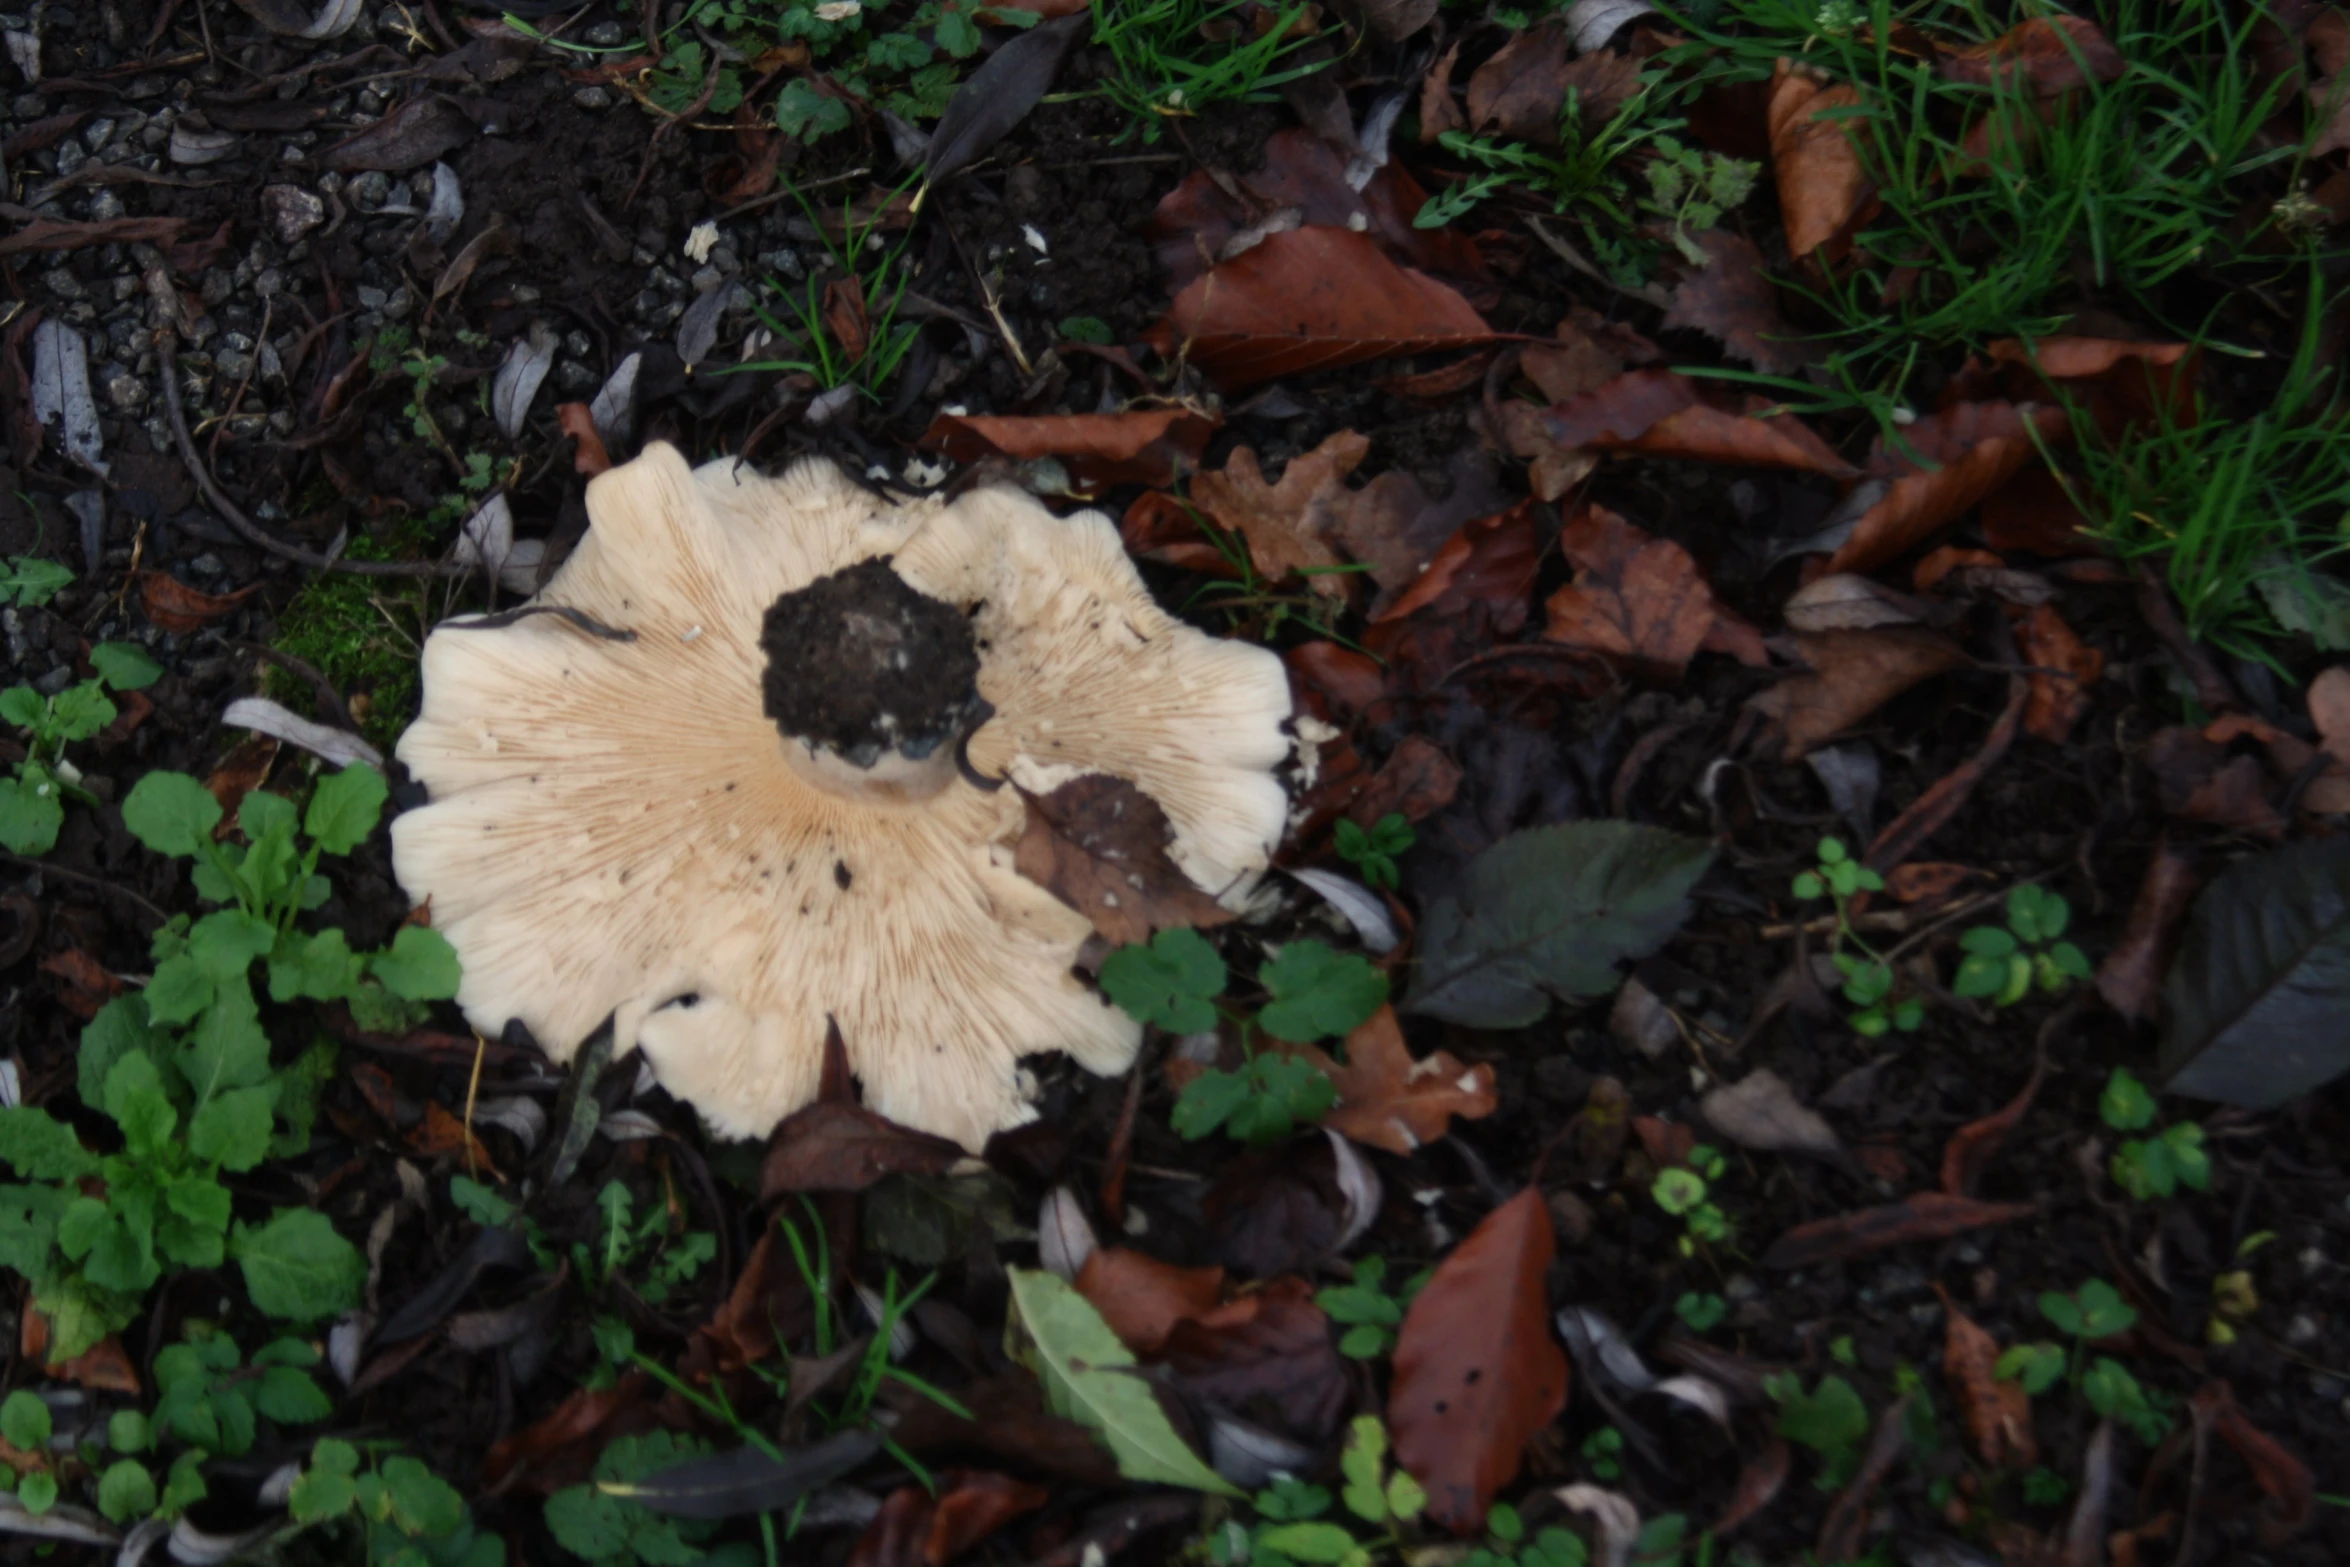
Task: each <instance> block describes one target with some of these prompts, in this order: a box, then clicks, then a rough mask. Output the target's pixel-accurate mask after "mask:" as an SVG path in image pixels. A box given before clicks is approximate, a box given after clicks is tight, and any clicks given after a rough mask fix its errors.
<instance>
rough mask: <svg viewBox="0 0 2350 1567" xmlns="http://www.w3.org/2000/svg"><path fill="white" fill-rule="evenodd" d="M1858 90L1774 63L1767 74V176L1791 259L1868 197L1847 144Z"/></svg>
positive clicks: (1836, 229) (1832, 234) (1838, 229)
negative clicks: (1772, 183) (1774, 190)
mask: <svg viewBox="0 0 2350 1567" xmlns="http://www.w3.org/2000/svg"><path fill="white" fill-rule="evenodd" d="M1860 102H1861V97H1860V89H1859V88H1857V87H1851V86H1844V85H1831V84H1830V83H1829V82H1828V81H1827V79H1826V78H1825V77H1822V76H1820V75H1818V74H1816V73H1814V72H1813V71H1811V70H1810V69H1808V68H1806V67H1803V66H1798V65H1795V64H1793V63H1791V62H1789V61H1786V60H1781V61H1780V62H1779V64H1778V67H1777V69H1776V70H1774V71H1773V72H1772V73H1771V100H1770V137H1771V174H1772V177H1773V179H1774V180H1776V182H1777V183H1778V187H1779V211H1780V213H1781V215H1782V216H1783V217H1784V218H1785V220H1786V225H1787V253H1788V254H1789V255H1790V256H1792V257H1794V258H1795V259H1796V260H1798V261H1801V260H1802V259H1803V258H1804V257H1806V256H1808V255H1810V254H1811V253H1812V252H1813V251H1815V250H1818V249H1819V248H1820V247H1821V246H1823V245H1825V244H1827V243H1828V242H1829V241H1830V240H1832V239H1834V238H1836V236H1837V235H1839V234H1841V233H1842V232H1843V231H1844V229H1845V227H1846V225H1847V224H1849V223H1851V221H1852V219H1853V217H1854V215H1855V214H1856V213H1858V212H1859V210H1860V205H1861V203H1862V202H1863V201H1864V200H1866V199H1867V198H1868V194H1869V188H1870V181H1869V176H1868V171H1867V170H1866V169H1865V168H1864V167H1863V166H1862V164H1861V159H1860V149H1859V148H1858V147H1856V146H1854V145H1853V140H1852V128H1853V126H1854V125H1855V124H1856V123H1858V122H1857V121H1856V120H1855V118H1854V117H1853V111H1854V110H1855V109H1857V108H1858V107H1859V106H1860Z"/></svg>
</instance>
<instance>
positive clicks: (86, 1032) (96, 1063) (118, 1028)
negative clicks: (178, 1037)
mask: <svg viewBox="0 0 2350 1567" xmlns="http://www.w3.org/2000/svg"><path fill="white" fill-rule="evenodd" d="M164 1043H165V1040H164V1036H163V1035H161V1034H159V1033H157V1032H156V1031H155V1030H154V1029H152V1028H149V1027H148V1026H147V1002H146V999H145V997H144V994H143V993H141V992H138V991H133V992H131V993H130V994H129V995H124V996H116V997H115V998H114V999H113V1000H112V1001H109V1002H107V1003H106V1005H104V1006H102V1007H100V1008H99V1009H98V1015H97V1016H96V1017H93V1018H91V1019H90V1021H89V1023H88V1025H87V1026H85V1027H84V1028H83V1029H82V1048H81V1057H80V1060H79V1061H78V1062H77V1063H76V1074H77V1075H76V1086H77V1087H78V1089H79V1091H80V1093H81V1096H82V1103H83V1104H86V1105H88V1106H89V1107H90V1108H91V1109H93V1110H104V1109H105V1108H106V1074H107V1073H109V1072H111V1071H113V1070H114V1063H115V1062H117V1061H119V1060H121V1059H122V1058H123V1057H124V1056H126V1055H128V1054H129V1053H130V1052H131V1051H133V1050H146V1051H153V1050H155V1049H158V1048H159V1047H161V1046H162V1045H163V1044H164Z"/></svg>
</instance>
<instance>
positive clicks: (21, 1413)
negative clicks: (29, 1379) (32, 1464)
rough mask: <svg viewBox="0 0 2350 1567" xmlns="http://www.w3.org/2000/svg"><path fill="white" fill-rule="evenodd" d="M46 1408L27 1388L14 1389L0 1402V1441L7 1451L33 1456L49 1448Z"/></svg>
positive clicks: (48, 1421)
mask: <svg viewBox="0 0 2350 1567" xmlns="http://www.w3.org/2000/svg"><path fill="white" fill-rule="evenodd" d="M50 1427H51V1421H50V1418H49V1406H48V1405H47V1404H44V1403H42V1402H41V1395H40V1394H38V1393H35V1392H33V1391H32V1390H31V1389H30V1388H21V1387H20V1388H18V1389H17V1390H16V1391H15V1392H13V1393H11V1394H9V1395H8V1397H7V1398H6V1399H5V1400H0V1437H6V1438H7V1439H8V1444H9V1446H11V1447H20V1448H23V1449H24V1450H25V1451H26V1452H30V1453H37V1452H40V1451H41V1450H42V1449H44V1448H46V1447H47V1446H48V1445H49V1431H50Z"/></svg>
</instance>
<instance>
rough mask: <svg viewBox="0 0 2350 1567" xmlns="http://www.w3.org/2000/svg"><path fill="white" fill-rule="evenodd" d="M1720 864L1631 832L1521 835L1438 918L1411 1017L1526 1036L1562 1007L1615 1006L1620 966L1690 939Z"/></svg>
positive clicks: (1572, 828)
mask: <svg viewBox="0 0 2350 1567" xmlns="http://www.w3.org/2000/svg"><path fill="white" fill-rule="evenodd" d="M1713 856H1714V851H1713V848H1712V846H1711V845H1709V844H1707V843H1706V842H1704V841H1703V840H1702V839H1697V838H1687V837H1683V836H1681V835H1680V834H1678V833H1671V832H1666V831H1664V830H1663V829H1661V828H1656V827H1642V826H1636V825H1634V824H1632V823H1630V822H1619V821H1591V822H1570V823H1567V824H1566V825H1564V826H1559V827H1537V828H1533V829H1531V830H1529V831H1526V832H1520V833H1513V834H1511V835H1510V836H1509V837H1507V838H1504V839H1503V840H1502V841H1501V842H1499V843H1497V844H1495V845H1493V846H1492V847H1491V848H1489V849H1487V850H1486V851H1485V852H1484V853H1482V854H1480V855H1478V856H1477V858H1476V859H1474V860H1472V861H1470V862H1469V865H1468V868H1467V870H1466V871H1465V872H1464V873H1463V875H1462V878H1461V886H1460V891H1459V892H1458V893H1457V894H1454V895H1451V896H1447V897H1443V898H1439V899H1438V900H1437V901H1436V904H1435V906H1434V907H1433V908H1431V909H1430V910H1429V912H1428V916H1427V919H1426V920H1425V921H1424V922H1423V924H1422V925H1421V927H1420V971H1419V976H1418V978H1417V980H1416V981H1415V982H1414V985H1413V987H1412V994H1411V999H1410V1000H1409V1001H1407V1002H1406V1003H1405V1010H1406V1011H1411V1012H1418V1013H1422V1014H1425V1015H1427V1016H1430V1017H1435V1018H1441V1019H1443V1020H1444V1021H1446V1022H1450V1023H1461V1024H1465V1025H1467V1026H1469V1027H1472V1028H1522V1027H1524V1026H1526V1025H1527V1024H1530V1023H1533V1022H1535V1021H1536V1020H1538V1019H1539V1018H1540V1017H1541V1016H1542V1015H1543V1014H1544V1013H1545V1012H1547V1011H1549V1010H1550V1002H1551V998H1552V997H1554V996H1555V997H1558V998H1560V999H1563V1000H1568V1001H1581V1000H1589V999H1591V998H1594V997H1597V996H1604V995H1606V994H1608V993H1609V992H1610V991H1612V990H1614V989H1615V988H1616V983H1617V979H1618V975H1617V972H1616V967H1617V965H1618V964H1619V963H1622V962H1624V961H1626V960H1628V959H1632V958H1639V957H1645V956H1647V955H1648V954H1649V953H1650V952H1653V951H1655V950H1656V948H1658V947H1659V946H1661V945H1663V943H1664V941H1665V940H1666V938H1667V937H1669V936H1671V935H1672V934H1673V932H1674V931H1676V930H1678V929H1680V927H1681V923H1682V922H1683V921H1684V920H1686V919H1687V918H1688V917H1689V891H1690V888H1692V887H1693V886H1695V885H1696V883H1697V879H1698V877H1700V876H1702V875H1704V874H1705V870H1706V867H1707V866H1709V865H1711V864H1712V863H1713Z"/></svg>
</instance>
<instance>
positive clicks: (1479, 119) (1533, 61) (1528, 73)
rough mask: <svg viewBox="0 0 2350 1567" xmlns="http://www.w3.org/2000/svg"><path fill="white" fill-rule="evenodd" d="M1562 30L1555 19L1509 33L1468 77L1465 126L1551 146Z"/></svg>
mask: <svg viewBox="0 0 2350 1567" xmlns="http://www.w3.org/2000/svg"><path fill="white" fill-rule="evenodd" d="M1566 69H1567V30H1566V28H1565V27H1564V26H1562V25H1561V24H1560V23H1559V21H1558V20H1557V19H1556V18H1555V17H1554V18H1552V19H1551V20H1549V21H1546V22H1544V23H1543V24H1542V25H1541V26H1539V27H1529V28H1525V29H1523V30H1522V31H1519V32H1517V33H1514V34H1512V35H1511V37H1510V40H1509V42H1507V43H1505V44H1503V45H1502V46H1501V47H1500V48H1499V49H1497V50H1495V51H1494V53H1493V56H1492V58H1490V59H1488V60H1487V61H1486V62H1485V63H1484V64H1483V65H1480V66H1478V67H1477V69H1476V70H1475V71H1474V72H1472V73H1471V74H1470V77H1469V91H1468V99H1469V129H1470V130H1471V131H1472V132H1474V133H1475V134H1477V135H1479V136H1489V135H1502V136H1507V137H1510V138H1512V139H1513V140H1517V141H1531V142H1539V143H1543V144H1546V145H1551V146H1555V145H1557V143H1558V138H1559V109H1560V108H1561V106H1562V105H1563V104H1564V103H1565V101H1566V82H1565V80H1564V78H1565V74H1566Z"/></svg>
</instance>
